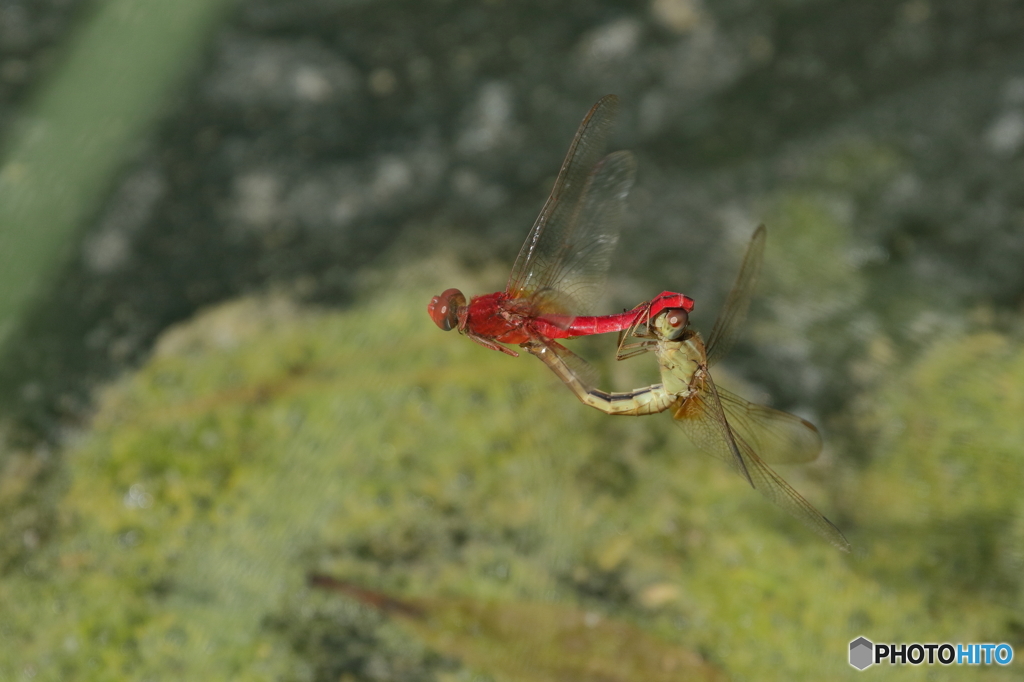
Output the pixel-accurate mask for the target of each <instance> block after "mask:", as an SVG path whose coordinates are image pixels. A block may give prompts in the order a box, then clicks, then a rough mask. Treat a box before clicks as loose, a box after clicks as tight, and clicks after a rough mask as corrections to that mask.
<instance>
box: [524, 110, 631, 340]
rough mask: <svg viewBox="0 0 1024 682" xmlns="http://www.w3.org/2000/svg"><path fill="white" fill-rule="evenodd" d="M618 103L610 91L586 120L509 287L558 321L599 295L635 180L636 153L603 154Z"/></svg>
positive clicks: (538, 311)
mask: <svg viewBox="0 0 1024 682" xmlns="http://www.w3.org/2000/svg"><path fill="white" fill-rule="evenodd" d="M617 108H618V98H617V97H615V96H614V95H608V96H606V97H603V98H601V100H600V101H598V102H597V104H595V105H594V106H593V108H592V109H591V110H590V112H589V113H588V114H587V116H586V118H584V119H583V122H582V123H581V124H580V127H579V129H578V130H577V132H576V137H575V138H573V141H572V144H571V145H570V146H569V152H568V153H567V154H566V156H565V160H564V161H563V162H562V168H561V170H560V171H559V173H558V178H557V179H556V180H555V184H554V187H553V188H552V189H551V194H550V195H549V196H548V200H547V201H546V202H545V204H544V207H543V208H542V209H541V212H540V215H539V216H538V217H537V220H536V221H535V222H534V224H533V228H532V229H531V230H530V234H529V235H528V236H527V238H526V242H525V243H524V244H523V246H522V249H520V251H519V255H518V257H517V258H516V262H515V264H514V265H513V266H512V273H511V275H510V276H509V280H508V284H507V285H506V287H505V292H506V293H507V294H508V295H509V297H510V298H513V299H527V300H530V301H531V304H532V306H533V309H534V312H535V313H536V314H542V313H550V314H551V317H550V320H551V321H552V322H553V323H555V324H559V325H560V326H565V325H567V324H568V323H569V322H570V321H571V316H572V315H578V314H582V313H585V312H588V311H589V307H590V304H591V303H592V302H593V300H594V299H595V298H596V296H597V295H598V294H599V293H600V291H601V288H602V287H603V285H604V277H605V273H606V272H607V270H608V265H609V263H610V259H611V254H612V251H613V250H614V248H615V244H616V242H617V241H618V231H619V225H620V223H621V221H622V216H623V212H624V208H625V201H626V197H627V195H628V193H629V189H630V188H631V187H632V185H633V178H634V176H635V173H636V161H635V159H634V157H633V155H632V154H630V153H629V152H616V153H614V154H609V155H608V156H604V150H605V142H606V140H607V137H608V134H609V132H610V131H611V127H612V123H613V121H614V118H615V111H616V109H617ZM602 157H603V158H602Z"/></svg>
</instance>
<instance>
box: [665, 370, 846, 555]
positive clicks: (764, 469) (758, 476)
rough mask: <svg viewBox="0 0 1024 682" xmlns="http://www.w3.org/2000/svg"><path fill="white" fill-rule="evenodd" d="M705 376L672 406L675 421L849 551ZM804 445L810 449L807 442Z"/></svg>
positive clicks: (774, 499) (837, 532)
mask: <svg viewBox="0 0 1024 682" xmlns="http://www.w3.org/2000/svg"><path fill="white" fill-rule="evenodd" d="M704 380H705V387H704V390H701V391H699V392H697V393H695V394H693V395H691V396H689V397H686V398H681V399H680V400H679V402H678V403H677V404H676V406H675V407H674V408H673V410H672V416H673V417H674V418H675V422H676V424H678V425H679V427H680V428H681V429H682V430H683V431H684V432H685V433H686V435H687V436H689V438H690V440H692V441H693V443H694V445H696V446H697V447H699V448H700V449H702V450H704V451H705V452H707V453H708V454H710V455H712V456H714V457H717V458H718V459H721V460H724V461H725V462H727V463H728V464H730V465H731V466H732V467H733V468H734V469H735V470H736V471H737V472H738V473H739V474H740V475H741V476H743V477H744V478H746V479H747V481H749V482H750V484H751V485H752V486H753V487H754V488H755V489H756V490H758V491H760V493H761V494H762V495H764V496H765V497H766V498H768V499H769V500H771V501H772V502H773V503H775V504H776V505H778V506H779V507H781V508H782V509H785V510H786V511H787V512H789V513H790V514H792V515H793V516H795V517H796V518H798V519H799V520H800V521H801V522H803V523H804V524H805V525H806V526H808V527H809V528H810V529H811V530H813V531H814V532H816V533H818V535H820V536H822V537H823V538H825V539H826V540H828V541H829V542H830V543H831V544H832V545H834V546H835V547H837V548H839V549H841V550H843V551H844V552H848V551H850V543H849V542H848V541H847V540H846V538H845V537H843V534H842V533H841V532H840V530H839V529H838V528H836V526H835V524H833V523H832V522H831V521H829V520H828V519H827V518H825V517H824V516H823V515H822V514H821V512H819V511H818V510H817V509H815V508H814V507H813V506H812V505H811V503H810V502H808V501H807V500H805V499H804V498H803V497H802V496H801V495H800V493H798V492H797V491H795V490H794V489H793V488H792V487H791V486H790V485H789V484H788V483H786V481H784V480H783V479H782V477H781V476H779V475H778V474H777V473H775V472H774V471H772V470H771V468H770V467H769V466H768V465H767V464H765V463H764V460H762V459H761V458H760V457H759V456H758V455H757V453H756V452H755V451H754V448H753V447H752V446H751V444H750V442H748V441H747V439H746V437H744V435H743V431H747V430H748V428H741V429H740V430H734V429H733V428H732V426H731V424H730V422H729V421H728V419H727V418H726V414H725V410H724V409H723V402H722V400H721V399H720V392H719V391H718V389H717V388H716V387H715V384H714V382H713V381H712V380H711V376H710V375H709V374H707V373H706V372H705V375H704ZM733 397H735V396H731V395H730V399H731V398H733ZM730 399H727V400H726V402H729V400H730ZM744 402H746V401H744ZM765 409H767V408H765ZM780 414H781V413H780ZM750 423H753V422H750ZM748 427H749V424H748ZM755 431H756V429H755ZM747 435H750V434H749V433H748V434H747ZM804 447H805V449H808V448H807V446H804Z"/></svg>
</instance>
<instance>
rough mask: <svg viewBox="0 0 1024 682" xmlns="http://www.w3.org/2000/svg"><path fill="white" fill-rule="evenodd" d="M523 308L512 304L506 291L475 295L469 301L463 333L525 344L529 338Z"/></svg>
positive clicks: (502, 341)
mask: <svg viewBox="0 0 1024 682" xmlns="http://www.w3.org/2000/svg"><path fill="white" fill-rule="evenodd" d="M521 305H522V304H521V303H520V304H519V305H516V302H513V301H511V300H510V299H509V298H508V294H506V293H505V292H504V291H496V292H494V293H493V294H485V295H483V296H474V297H473V298H472V300H470V302H469V309H468V310H467V312H466V324H465V327H464V329H463V331H465V332H467V333H469V334H472V335H475V336H481V337H483V338H485V339H494V340H495V341H498V342H500V343H509V344H515V345H518V344H520V343H524V342H526V340H527V339H528V338H529V335H528V334H527V333H526V332H525V330H523V326H524V325H525V324H526V317H524V311H521V310H519V308H520V307H521Z"/></svg>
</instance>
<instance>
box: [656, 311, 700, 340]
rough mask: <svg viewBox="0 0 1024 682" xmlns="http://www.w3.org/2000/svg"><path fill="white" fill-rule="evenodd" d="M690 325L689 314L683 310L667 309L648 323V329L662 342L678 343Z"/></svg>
mask: <svg viewBox="0 0 1024 682" xmlns="http://www.w3.org/2000/svg"><path fill="white" fill-rule="evenodd" d="M689 324H690V314H689V313H688V312H686V310H684V309H683V308H667V309H665V310H662V311H661V312H660V313H658V314H657V315H656V316H655V317H654V319H653V320H651V321H650V322H649V323H648V329H650V330H651V331H653V332H654V335H655V336H657V337H658V339H659V340H662V341H678V340H679V339H680V338H681V337H682V336H683V333H684V332H685V331H686V329H687V327H688V326H689Z"/></svg>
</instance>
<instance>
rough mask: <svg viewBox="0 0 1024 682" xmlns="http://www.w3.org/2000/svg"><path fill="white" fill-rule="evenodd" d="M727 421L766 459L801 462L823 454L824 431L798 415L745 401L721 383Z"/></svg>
mask: <svg viewBox="0 0 1024 682" xmlns="http://www.w3.org/2000/svg"><path fill="white" fill-rule="evenodd" d="M716 388H717V389H718V397H719V399H720V400H721V403H722V409H723V411H724V412H725V417H726V420H727V421H728V422H729V426H730V427H731V428H732V430H733V433H735V434H737V435H739V436H741V437H742V438H743V440H745V441H746V442H747V443H748V444H750V445H751V447H753V449H754V451H755V452H756V453H757V454H758V455H759V456H760V458H761V459H762V460H764V461H765V462H769V463H772V464H801V463H805V462H813V461H814V460H815V459H817V458H818V455H819V454H821V434H819V433H818V429H817V428H815V426H814V424H812V423H810V422H809V421H807V420H806V419H801V418H800V417H798V416H796V415H795V414H790V413H789V412H782V411H780V410H773V409H772V408H770V407H765V406H764V405H757V404H755V403H752V402H750V401H749V400H744V399H743V398H741V397H740V396H738V395H736V394H735V393H731V392H729V391H727V390H725V389H724V388H722V387H720V386H718V387H716Z"/></svg>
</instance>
